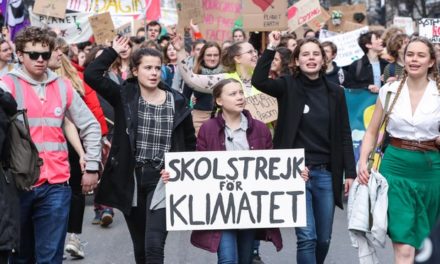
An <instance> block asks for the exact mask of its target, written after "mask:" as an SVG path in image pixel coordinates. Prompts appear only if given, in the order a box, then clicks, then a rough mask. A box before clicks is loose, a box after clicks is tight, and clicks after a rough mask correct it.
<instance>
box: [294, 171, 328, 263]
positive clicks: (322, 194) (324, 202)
mask: <svg viewBox="0 0 440 264" xmlns="http://www.w3.org/2000/svg"><path fill="white" fill-rule="evenodd" d="M306 208H307V226H306V227H298V228H295V232H296V237H297V254H296V261H297V263H298V264H314V263H324V260H325V257H326V256H327V252H328V249H329V247H330V239H331V234H332V227H333V216H334V212H335V203H334V198H333V187H332V174H331V173H330V172H329V171H327V170H325V169H319V170H313V169H312V170H310V173H309V180H308V181H307V183H306Z"/></svg>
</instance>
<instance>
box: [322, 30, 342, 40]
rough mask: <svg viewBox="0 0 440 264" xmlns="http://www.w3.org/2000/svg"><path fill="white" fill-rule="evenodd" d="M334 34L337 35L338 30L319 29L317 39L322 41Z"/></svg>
mask: <svg viewBox="0 0 440 264" xmlns="http://www.w3.org/2000/svg"><path fill="white" fill-rule="evenodd" d="M336 35H339V33H338V32H333V31H329V30H327V29H321V30H320V31H319V41H323V40H324V39H326V38H330V37H334V36H336Z"/></svg>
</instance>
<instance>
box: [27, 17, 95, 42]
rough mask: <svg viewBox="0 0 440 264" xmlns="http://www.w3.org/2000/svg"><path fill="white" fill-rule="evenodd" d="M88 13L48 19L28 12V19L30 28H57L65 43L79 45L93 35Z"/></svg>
mask: <svg viewBox="0 0 440 264" xmlns="http://www.w3.org/2000/svg"><path fill="white" fill-rule="evenodd" d="M89 16H91V14H89V13H67V14H66V17H65V18H56V17H48V16H44V15H37V14H34V13H32V11H30V10H29V18H30V21H31V25H32V26H36V27H49V28H57V29H59V30H60V32H61V37H63V38H64V39H65V40H66V41H67V43H69V44H73V43H79V42H84V41H88V40H89V39H90V37H91V36H92V35H93V31H92V27H91V26H90V23H89V20H88V17H89Z"/></svg>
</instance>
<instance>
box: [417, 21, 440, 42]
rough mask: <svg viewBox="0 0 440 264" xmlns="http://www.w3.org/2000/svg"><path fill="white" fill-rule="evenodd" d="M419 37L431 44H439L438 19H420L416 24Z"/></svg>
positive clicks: (439, 29) (439, 28)
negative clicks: (426, 39) (424, 38)
mask: <svg viewBox="0 0 440 264" xmlns="http://www.w3.org/2000/svg"><path fill="white" fill-rule="evenodd" d="M417 23H418V25H419V35H420V36H422V37H426V38H428V39H429V40H430V41H431V42H432V43H440V18H422V19H420V20H419V21H418V22H417Z"/></svg>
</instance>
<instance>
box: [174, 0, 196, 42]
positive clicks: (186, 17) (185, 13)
mask: <svg viewBox="0 0 440 264" xmlns="http://www.w3.org/2000/svg"><path fill="white" fill-rule="evenodd" d="M176 7H177V16H178V19H179V23H177V30H178V32H180V33H181V34H183V33H184V28H185V27H189V26H190V21H191V19H192V21H193V23H194V24H200V23H201V22H203V8H202V0H177V1H176Z"/></svg>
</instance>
